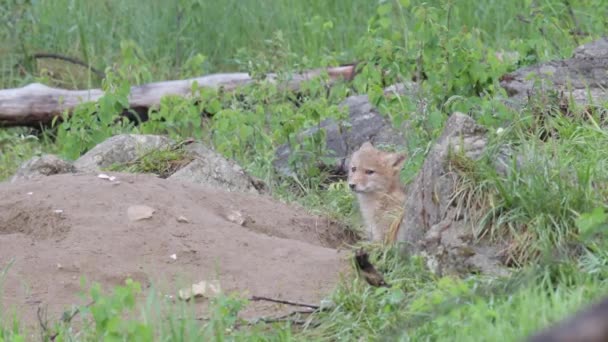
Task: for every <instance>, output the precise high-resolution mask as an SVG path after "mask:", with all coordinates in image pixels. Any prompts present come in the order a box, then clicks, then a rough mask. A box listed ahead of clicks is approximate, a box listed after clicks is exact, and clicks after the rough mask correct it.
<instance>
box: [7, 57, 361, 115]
mask: <svg viewBox="0 0 608 342" xmlns="http://www.w3.org/2000/svg"><path fill="white" fill-rule="evenodd" d="M355 67H356V65H354V64H353V65H346V66H340V67H334V68H327V69H314V70H309V71H305V72H303V73H301V74H294V75H292V77H291V78H290V79H289V80H288V81H287V82H286V83H285V84H284V86H285V88H286V89H287V90H291V91H298V90H299V89H300V84H301V83H302V82H303V81H307V80H310V79H313V78H315V77H317V76H320V75H321V74H322V73H323V72H327V74H328V75H329V83H330V84H333V83H335V82H336V81H338V80H341V79H342V80H347V81H348V80H352V78H353V77H354V74H355ZM266 78H267V79H268V80H270V81H271V82H277V75H276V74H268V75H267V76H266ZM193 82H196V83H198V85H199V86H200V87H208V88H215V89H220V88H222V89H224V90H225V91H233V90H235V89H236V88H237V87H239V86H243V85H247V84H250V83H252V82H253V79H252V78H251V76H249V74H247V73H226V74H212V75H207V76H202V77H198V78H191V79H186V80H174V81H164V82H155V83H148V84H144V85H139V86H134V87H131V92H130V94H129V107H130V108H132V109H137V110H138V112H139V111H141V110H142V109H143V110H145V111H147V110H148V109H149V108H151V107H154V106H156V105H158V104H159V103H160V99H161V98H162V97H163V96H166V95H179V96H189V95H190V94H191V89H192V84H193ZM103 94H104V93H103V91H102V90H101V89H87V90H66V89H59V88H51V87H47V86H45V85H43V84H39V83H33V84H29V85H27V86H24V87H22V88H13V89H5V90H0V127H12V126H30V127H39V126H40V125H41V124H42V125H45V124H49V123H50V122H51V121H52V120H53V118H54V117H56V116H60V115H61V114H62V113H63V112H65V111H67V112H68V113H69V112H71V111H72V110H73V109H74V108H75V107H76V106H77V105H78V104H81V103H83V102H88V101H97V100H98V99H99V98H100V97H101V96H103Z"/></svg>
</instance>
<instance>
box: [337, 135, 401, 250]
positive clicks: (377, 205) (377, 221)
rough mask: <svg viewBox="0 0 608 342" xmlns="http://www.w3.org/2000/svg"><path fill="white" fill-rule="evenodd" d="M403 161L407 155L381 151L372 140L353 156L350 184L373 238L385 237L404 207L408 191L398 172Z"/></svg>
mask: <svg viewBox="0 0 608 342" xmlns="http://www.w3.org/2000/svg"><path fill="white" fill-rule="evenodd" d="M404 162H405V155H402V154H398V153H389V152H384V151H380V150H378V149H376V148H375V147H374V146H372V144H371V143H369V142H366V143H364V144H363V145H361V147H360V148H359V149H358V150H357V151H355V152H354V153H353V155H352V156H351V160H350V168H349V171H348V185H349V186H350V188H351V190H352V191H353V192H355V193H356V194H357V200H358V202H359V208H360V209H361V214H362V215H363V220H364V221H365V225H366V226H367V233H368V237H369V238H370V239H372V240H373V241H383V240H384V239H385V238H386V233H387V231H388V229H389V226H390V225H391V224H392V223H393V221H395V220H396V218H397V217H398V216H399V214H400V212H401V210H402V206H403V201H404V200H405V192H404V191H403V188H402V186H401V183H400V181H399V172H400V170H401V167H402V166H403V163H404Z"/></svg>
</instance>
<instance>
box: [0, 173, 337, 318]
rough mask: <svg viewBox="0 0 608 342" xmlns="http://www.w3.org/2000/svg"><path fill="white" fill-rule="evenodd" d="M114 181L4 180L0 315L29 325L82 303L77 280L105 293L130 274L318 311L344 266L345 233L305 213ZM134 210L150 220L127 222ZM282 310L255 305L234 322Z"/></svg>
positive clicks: (148, 181) (145, 281) (144, 178)
mask: <svg viewBox="0 0 608 342" xmlns="http://www.w3.org/2000/svg"><path fill="white" fill-rule="evenodd" d="M112 175H114V176H116V177H117V180H118V181H119V183H118V184H117V182H116V181H114V182H111V181H109V180H107V179H101V178H98V177H97V176H96V175H84V174H76V175H74V174H65V175H56V176H51V177H46V178H42V179H38V180H33V181H29V182H21V183H14V184H10V183H0V271H2V270H4V269H6V266H7V265H8V264H9V263H11V262H12V264H11V266H10V268H8V272H7V274H6V275H5V277H4V279H0V284H3V285H2V286H3V289H2V301H0V305H1V306H0V310H2V311H3V312H4V313H10V312H12V311H13V310H14V311H16V312H17V313H18V315H19V316H20V317H21V319H22V321H23V322H24V323H26V324H27V325H28V326H30V327H35V326H37V323H38V321H37V319H36V311H37V309H38V308H39V307H43V308H46V309H47V311H48V317H49V321H53V320H56V319H58V318H59V317H60V315H61V313H62V312H63V311H64V310H66V309H69V308H70V306H71V305H72V304H74V303H83V301H82V300H81V298H80V297H79V296H78V292H79V291H80V290H81V288H80V277H82V276H84V277H85V278H86V279H87V281H88V282H99V283H101V284H102V286H103V288H104V289H110V288H111V287H112V286H115V285H119V284H123V283H124V280H125V279H126V278H127V277H131V278H132V279H134V280H137V281H140V282H141V283H142V285H143V287H144V288H147V287H148V286H150V284H154V286H155V287H156V288H159V289H160V290H161V291H165V292H164V293H167V294H172V295H175V294H176V293H177V290H178V289H180V288H184V287H187V286H188V285H190V284H192V283H197V282H199V281H201V280H213V279H219V281H220V283H221V286H222V289H223V290H224V291H226V292H231V291H248V293H249V294H250V295H257V296H267V297H273V298H278V299H286V300H292V301H300V302H307V303H318V302H319V300H320V299H321V298H323V297H324V296H326V295H327V294H329V292H330V291H331V289H332V288H333V286H334V285H335V284H336V282H337V280H338V278H339V276H340V273H343V272H348V270H349V267H348V263H347V262H346V260H345V258H346V252H345V251H340V250H339V249H337V247H338V246H339V245H340V244H341V243H342V242H343V241H344V240H345V234H344V231H343V228H342V227H341V226H339V225H338V224H336V223H334V222H330V221H328V220H327V219H325V218H321V217H318V216H314V215H310V214H307V213H306V211H305V210H304V209H302V208H298V207H295V206H288V205H286V204H283V203H279V202H277V201H275V200H273V199H271V198H269V197H263V196H256V195H249V194H241V193H230V192H224V191H221V190H217V189H212V188H206V187H202V186H198V185H193V184H186V183H179V182H176V181H170V180H163V179H159V178H156V177H154V176H150V175H132V174H121V173H112ZM134 205H146V206H149V207H152V208H153V209H154V210H155V212H154V214H153V216H152V217H151V218H149V219H145V220H141V221H131V220H130V219H129V217H128V215H127V209H128V208H129V207H130V206H134ZM239 214H240V217H239ZM180 216H183V218H186V219H187V220H188V222H178V217H180ZM241 218H244V220H245V223H244V226H243V225H241V224H240V222H239V220H241ZM173 254H175V255H176V259H173V258H171V257H170V256H171V255H173ZM203 302H204V300H203ZM203 307H204V303H203V304H201V308H203ZM201 310H203V309H201ZM289 310H293V308H291V307H287V306H284V305H277V304H269V303H259V302H254V303H251V305H250V306H249V307H248V308H247V309H246V310H244V311H243V312H242V315H243V316H244V317H247V318H252V317H259V316H268V315H273V314H283V313H285V312H288V311H289Z"/></svg>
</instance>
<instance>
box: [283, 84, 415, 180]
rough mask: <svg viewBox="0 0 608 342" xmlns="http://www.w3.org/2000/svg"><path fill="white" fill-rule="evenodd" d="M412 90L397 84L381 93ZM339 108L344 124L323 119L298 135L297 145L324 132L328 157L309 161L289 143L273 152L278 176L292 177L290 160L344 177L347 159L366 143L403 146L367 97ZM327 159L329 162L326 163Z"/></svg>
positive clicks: (398, 134) (354, 98) (351, 99)
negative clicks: (344, 111) (342, 110)
mask: <svg viewBox="0 0 608 342" xmlns="http://www.w3.org/2000/svg"><path fill="white" fill-rule="evenodd" d="M414 88H415V84H414V83H407V84H396V85H393V86H390V87H388V88H386V89H385V90H384V95H385V96H394V95H397V94H398V95H406V96H408V94H411V93H412V92H413V89H414ZM340 107H342V108H344V107H346V108H347V109H348V119H347V120H346V122H337V121H336V120H334V119H326V120H324V121H322V122H321V124H320V125H319V126H317V127H313V128H310V129H307V130H305V131H303V132H301V133H300V134H299V135H298V138H297V139H296V143H298V144H299V143H301V142H302V141H303V140H304V139H306V138H308V137H311V136H313V135H314V134H315V133H317V132H318V131H319V130H320V129H322V130H325V147H326V149H327V155H324V156H322V157H323V158H322V159H323V160H321V159H319V160H314V161H312V160H310V157H309V153H308V152H302V153H300V152H295V155H294V151H293V149H292V147H291V146H290V145H289V144H285V145H282V146H280V147H279V148H278V149H277V151H276V159H275V162H274V167H275V169H276V170H277V172H278V173H279V174H281V175H292V174H293V173H294V172H293V167H292V166H291V165H290V164H289V160H290V159H291V158H292V157H293V158H295V159H296V160H298V161H299V162H302V163H309V162H315V163H317V164H318V165H319V166H321V167H323V168H325V169H328V170H330V171H332V173H335V174H346V171H347V170H346V168H345V164H346V160H347V158H348V157H349V156H350V155H351V154H352V153H353V152H354V151H355V150H356V149H358V148H359V146H361V144H363V143H364V142H366V141H370V142H372V143H373V144H374V146H382V145H387V146H394V147H402V146H404V145H405V138H404V135H403V134H402V133H401V132H400V131H399V130H396V129H394V128H393V127H392V125H391V123H390V121H389V120H388V119H387V118H386V117H384V116H382V115H381V114H380V113H379V112H378V110H377V109H376V108H375V107H374V106H373V105H372V104H371V103H370V102H369V98H368V96H367V95H356V96H351V97H348V98H347V99H346V100H344V101H343V102H342V103H341V104H340ZM326 160H330V161H329V162H326Z"/></svg>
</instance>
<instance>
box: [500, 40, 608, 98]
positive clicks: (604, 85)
mask: <svg viewBox="0 0 608 342" xmlns="http://www.w3.org/2000/svg"><path fill="white" fill-rule="evenodd" d="M607 73H608V39H607V38H602V39H599V40H596V41H593V42H591V43H588V44H585V45H582V46H580V47H578V48H576V49H575V51H574V53H573V55H572V58H570V59H566V60H558V61H551V62H547V63H542V64H538V65H533V66H529V67H525V68H522V69H519V70H517V71H514V72H512V73H510V74H507V75H504V76H503V78H502V81H501V83H500V85H501V86H502V87H503V88H505V90H506V91H507V93H508V94H509V96H510V97H511V100H512V101H513V103H515V104H516V105H517V106H522V105H525V104H526V103H527V101H528V97H529V96H531V95H534V94H535V93H541V92H546V91H547V90H554V91H556V92H557V93H558V95H559V93H562V92H563V96H564V98H565V99H568V98H570V96H572V99H573V100H574V102H575V103H576V104H578V105H589V104H595V105H602V104H605V103H606V102H608V101H607V100H608V77H606V76H607Z"/></svg>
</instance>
